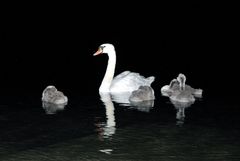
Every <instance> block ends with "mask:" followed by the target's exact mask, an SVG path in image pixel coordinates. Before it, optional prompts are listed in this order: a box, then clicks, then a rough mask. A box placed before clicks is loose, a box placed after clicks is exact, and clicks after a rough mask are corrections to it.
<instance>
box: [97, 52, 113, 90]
mask: <svg viewBox="0 0 240 161" xmlns="http://www.w3.org/2000/svg"><path fill="white" fill-rule="evenodd" d="M108 57H109V58H108V65H107V69H106V73H105V75H104V78H103V80H102V84H101V86H100V88H99V92H110V87H111V83H112V80H113V76H114V72H115V66H116V52H115V51H114V50H113V51H111V52H109V53H108Z"/></svg>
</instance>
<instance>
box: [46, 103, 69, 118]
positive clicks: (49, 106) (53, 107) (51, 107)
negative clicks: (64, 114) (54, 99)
mask: <svg viewBox="0 0 240 161" xmlns="http://www.w3.org/2000/svg"><path fill="white" fill-rule="evenodd" d="M66 105H67V103H62V104H54V103H49V102H45V101H42V107H43V109H44V110H45V112H46V114H48V115H51V114H56V113H57V112H58V111H62V110H64V108H65V106H66Z"/></svg>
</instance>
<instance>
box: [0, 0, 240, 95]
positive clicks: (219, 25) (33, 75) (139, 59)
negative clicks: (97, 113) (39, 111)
mask: <svg viewBox="0 0 240 161" xmlns="http://www.w3.org/2000/svg"><path fill="white" fill-rule="evenodd" d="M236 11H237V10H236V9H234V5H230V6H229V5H226V4H203V3H178V4H175V3H172V4H160V3H150V2H149V3H147V2H137V3H133V4H129V3H126V2H118V3H113V2H111V3H110V2H106V1H102V2H100V3H95V2H92V3H89V4H86V3H85V4H80V3H75V4H70V3H68V4H65V3H58V4H47V3H46V4H26V5H25V4H21V5H20V4H11V5H8V6H7V7H6V10H4V11H3V19H2V29H1V41H2V42H1V44H2V45H1V46H2V47H1V59H0V61H1V73H2V74H1V80H0V83H1V84H0V85H1V90H2V91H4V92H9V91H10V93H11V92H13V91H15V90H16V91H19V92H20V91H26V92H28V91H30V92H37V93H41V92H42V90H43V89H44V88H45V87H46V86H47V85H55V86H56V87H57V88H60V89H63V90H65V91H66V90H67V91H68V92H69V93H70V92H79V93H90V94H91V92H92V91H95V90H96V91H97V90H98V87H99V85H100V83H101V80H102V77H103V75H104V72H105V69H106V65H107V56H106V55H102V56H98V57H93V56H92V55H93V53H94V52H95V51H96V50H97V48H98V46H99V45H101V44H102V43H112V44H114V45H115V48H116V52H117V68H116V74H118V73H120V72H122V71H124V70H130V71H135V72H139V73H141V74H142V75H144V76H151V75H154V76H156V80H155V82H154V83H153V87H154V88H155V89H156V90H160V88H161V87H162V86H163V85H165V84H168V83H169V82H170V80H171V79H173V78H175V77H177V75H178V73H184V74H185V75H186V76H187V84H189V85H192V86H193V87H196V88H202V89H203V90H204V91H207V92H209V93H211V94H213V95H215V94H216V95H218V96H224V97H225V96H236V95H238V92H237V87H238V85H237V84H238V82H239V78H238V73H239V72H238V67H237V64H238V62H239V61H238V58H237V54H238V50H236V49H237V41H236V40H237V30H236V28H237V19H236ZM3 94H4V93H3Z"/></svg>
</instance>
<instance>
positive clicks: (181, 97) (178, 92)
mask: <svg viewBox="0 0 240 161" xmlns="http://www.w3.org/2000/svg"><path fill="white" fill-rule="evenodd" d="M185 82H186V76H185V75H184V74H182V73H180V74H179V75H178V77H177V79H173V80H172V81H171V82H170V85H165V86H163V87H162V88H161V92H162V94H163V95H164V96H168V97H170V99H171V100H174V101H178V102H194V101H195V98H194V96H195V97H202V89H194V88H192V87H190V86H189V85H186V84H185Z"/></svg>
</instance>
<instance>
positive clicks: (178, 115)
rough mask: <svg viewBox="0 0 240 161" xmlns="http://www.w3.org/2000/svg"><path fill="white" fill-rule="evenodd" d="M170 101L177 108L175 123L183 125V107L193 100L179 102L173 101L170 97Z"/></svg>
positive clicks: (186, 106)
mask: <svg viewBox="0 0 240 161" xmlns="http://www.w3.org/2000/svg"><path fill="white" fill-rule="evenodd" d="M170 101H171V103H172V104H173V106H174V107H175V109H176V110H177V113H176V119H177V123H176V124H177V125H183V124H184V119H185V109H186V108H188V107H190V106H191V105H192V104H193V103H194V101H192V102H179V101H174V100H172V99H170Z"/></svg>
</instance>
